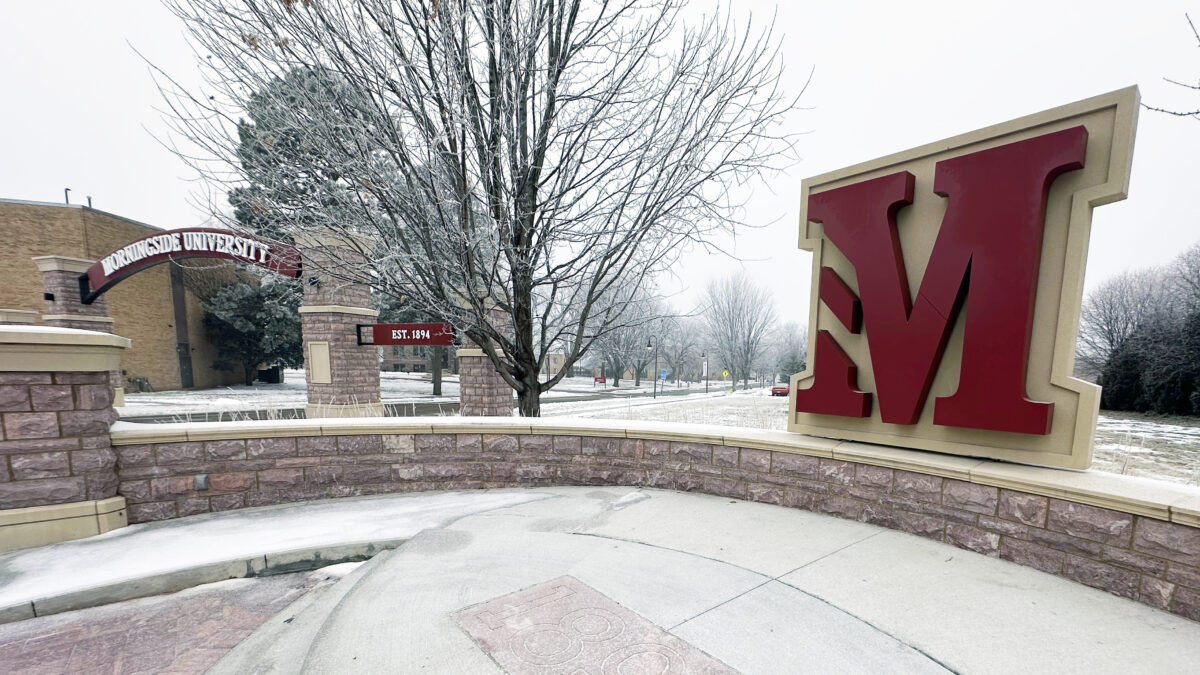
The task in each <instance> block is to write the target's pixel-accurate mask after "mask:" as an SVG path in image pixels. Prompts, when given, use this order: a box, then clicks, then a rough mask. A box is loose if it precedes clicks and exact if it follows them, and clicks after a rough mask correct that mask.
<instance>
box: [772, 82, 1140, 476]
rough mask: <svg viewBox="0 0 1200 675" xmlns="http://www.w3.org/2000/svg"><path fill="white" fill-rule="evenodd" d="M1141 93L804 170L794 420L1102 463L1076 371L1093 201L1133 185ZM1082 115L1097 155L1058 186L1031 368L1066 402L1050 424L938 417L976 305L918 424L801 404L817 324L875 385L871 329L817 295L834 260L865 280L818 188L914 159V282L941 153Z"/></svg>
mask: <svg viewBox="0 0 1200 675" xmlns="http://www.w3.org/2000/svg"><path fill="white" fill-rule="evenodd" d="M1138 105H1139V96H1138V90H1137V88H1136V87H1128V88H1125V89H1120V90H1117V91H1113V92H1109V93H1107V94H1102V95H1100V96H1095V97H1093V98H1089V99H1085V100H1083V101H1078V102H1075V103H1070V104H1068V105H1064V106H1060V107H1057V108H1053V109H1051V110H1046V111H1043V112H1040V113H1036V114H1033V115H1029V116H1026V117H1021V118H1019V119H1015V120H1012V121H1009V122H1004V123H1001V124H997V125H993V126H990V127H986V128H983V129H979V130H976V131H972V132H969V133H966V134H962V135H959V136H954V137H952V138H949V139H946V140H943V141H938V142H936V143H930V144H927V145H923V146H921V147H918V148H914V149H911V150H906V151H904V152H900V153H896V154H893V155H889V156H886V157H882V158H879V159H875V160H871V161H868V162H864V163H861V164H856V165H854V166H851V167H848V168H845V169H840V170H837V171H833V172H830V173H826V174H822V175H820V176H816V177H813V178H809V179H806V180H804V181H803V182H802V183H801V200H802V201H801V204H802V206H801V214H800V241H799V246H800V248H802V249H806V250H809V251H812V253H813V262H812V270H811V288H812V293H811V297H810V308H809V326H810V329H809V335H808V363H807V367H806V370H804V371H802V372H800V373H797V374H795V375H793V376H792V378H791V391H792V394H791V396H790V397H789V399H788V400H789V407H788V410H789V415H788V431H793V432H801V433H806V434H812V435H816V436H824V437H828V438H837V439H843V440H852V441H865V442H871V443H879V444H883V445H893V446H901V447H908V448H917V449H921V450H932V451H936V452H944V453H949V454H956V455H966V456H971V457H989V458H993V459H1002V460H1007V461H1015V462H1022V463H1027V464H1038V465H1044V466H1055V467H1063V468H1076V469H1082V468H1087V467H1088V466H1089V465H1090V464H1091V455H1092V442H1093V437H1094V435H1095V427H1096V417H1097V415H1098V414H1099V405H1100V388H1099V387H1098V386H1096V385H1094V384H1092V383H1090V382H1086V381H1084V380H1080V379H1077V378H1075V377H1073V375H1072V371H1073V369H1074V364H1075V341H1076V337H1077V334H1078V324H1079V311H1080V305H1081V303H1082V297H1083V279H1084V267H1085V266H1086V263H1087V252H1088V244H1089V239H1090V235H1091V215H1092V209H1093V208H1095V207H1097V206H1101V205H1103V204H1108V203H1110V202H1114V201H1119V200H1121V199H1124V198H1125V196H1126V193H1127V191H1128V188H1129V171H1130V165H1131V163H1132V160H1133V143H1134V135H1135V129H1136V125H1137V114H1138ZM1078 124H1083V125H1084V126H1086V127H1087V129H1088V135H1089V138H1088V147H1087V159H1086V160H1085V166H1084V169H1082V170H1081V171H1079V172H1077V175H1070V174H1068V175H1065V176H1062V177H1060V178H1059V179H1058V180H1057V181H1056V182H1055V183H1054V185H1053V187H1052V189H1051V192H1050V199H1049V201H1048V204H1047V208H1046V226H1045V236H1044V238H1043V254H1042V261H1041V264H1040V266H1039V275H1038V287H1037V299H1036V301H1035V302H1036V304H1035V310H1034V312H1035V314H1034V316H1035V320H1034V329H1033V337H1032V340H1031V346H1030V357H1029V367H1028V369H1027V373H1026V384H1027V389H1028V391H1029V395H1030V397H1031V398H1033V399H1034V400H1053V401H1054V403H1055V410H1054V417H1053V423H1052V428H1051V433H1050V434H1049V435H1046V436H1034V435H1029V434H1016V433H1005V432H994V431H982V430H977V429H959V428H953V427H939V426H936V425H934V424H933V422H932V418H933V414H932V411H933V405H932V401H933V399H934V398H936V397H937V396H942V395H946V394H948V393H951V392H953V391H954V388H955V387H956V385H957V376H958V367H959V361H960V358H961V341H962V324H963V316H964V315H965V312H960V314H959V316H958V317H957V318H956V321H955V326H954V328H953V329H952V332H951V338H950V342H949V344H948V346H947V348H946V351H945V354H944V356H943V358H942V362H941V364H940V366H939V367H938V370H937V374H936V376H935V378H934V384H933V387H932V388H931V389H930V393H929V397H928V398H927V400H926V404H925V408H924V410H923V412H922V414H921V417H920V419H919V420H918V422H917V424H914V425H893V424H885V423H884V422H882V420H880V419H879V411H878V405H877V403H876V404H873V406H872V413H871V416H870V417H867V418H846V417H836V416H829V415H816V414H810V413H799V412H796V411H795V392H796V390H797V389H803V388H807V386H809V383H810V381H811V380H812V378H813V370H812V369H813V359H814V354H815V349H816V336H817V333H818V331H819V330H822V329H824V330H829V331H830V332H831V333H832V334H833V336H834V338H835V339H836V340H837V341H838V343H839V344H840V345H841V346H842V348H843V349H845V350H846V352H847V353H848V354H849V355H850V356H851V357H852V358H853V359H854V361H855V363H856V364H857V365H858V367H859V388H860V389H862V390H864V391H874V374H873V372H872V370H871V361H870V357H869V350H868V349H867V345H866V329H865V328H864V329H863V331H862V332H861V333H860V334H857V335H855V334H850V333H849V332H848V331H847V330H846V329H845V328H844V327H843V326H842V325H841V323H840V322H838V321H837V320H836V319H834V317H833V315H832V313H831V312H830V311H829V309H828V308H826V307H824V306H823V305H822V304H821V302H820V300H819V297H818V282H819V276H820V271H821V267H822V266H823V265H824V266H830V267H833V269H834V271H836V272H837V273H838V274H839V276H841V277H842V279H844V280H845V281H846V283H847V284H849V285H850V287H851V288H852V289H853V290H854V291H855V292H856V293H857V292H858V282H857V277H856V275H855V273H854V268H853V266H851V265H850V264H849V262H848V261H847V260H846V259H845V257H844V256H842V255H841V253H840V252H839V251H837V249H836V248H835V247H833V246H832V245H831V246H825V245H824V244H825V241H824V239H823V233H822V231H821V225H820V223H812V222H809V220H808V197H809V195H810V194H812V193H814V192H822V191H824V190H828V189H832V188H835V187H841V186H844V185H849V184H852V183H857V182H860V181H862V180H866V179H868V178H873V177H876V176H880V175H885V174H889V173H894V172H897V171H902V170H908V171H912V172H913V173H914V174H915V175H916V176H917V190H916V196H915V199H914V203H913V204H912V205H911V206H908V207H905V208H904V209H902V210H901V214H900V215H899V216H898V229H899V230H900V232H901V241H902V245H903V248H904V261H905V265H906V268H907V273H908V279H909V285H910V287H911V288H914V289H915V288H917V286H919V284H920V280H921V279H922V278H923V276H924V273H925V266H926V264H927V262H928V253H929V251H930V250H932V245H933V240H934V239H935V238H936V234H937V231H938V229H939V228H940V224H941V215H940V214H941V213H944V210H945V203H944V200H941V198H940V197H937V196H936V195H933V194H932V191H931V189H930V187H931V185H932V172H933V168H934V166H935V165H936V163H937V162H938V161H940V160H943V159H948V158H951V157H955V156H959V155H964V154H968V153H970V152H975V151H977V150H982V149H984V148H987V147H993V146H997V145H1003V144H1005V143H1010V142H1014V141H1018V140H1022V139H1024V138H1029V137H1032V136H1037V135H1041V134H1044V133H1048V132H1051V131H1057V130H1058V129H1062V128H1067V127H1069V126H1075V125H1078ZM930 223H932V224H930ZM969 302H970V301H969V300H968V304H969ZM967 311H969V307H968V308H967Z"/></svg>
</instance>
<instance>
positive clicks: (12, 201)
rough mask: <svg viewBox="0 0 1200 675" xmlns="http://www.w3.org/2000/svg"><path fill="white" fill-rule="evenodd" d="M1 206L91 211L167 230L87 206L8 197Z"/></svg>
mask: <svg viewBox="0 0 1200 675" xmlns="http://www.w3.org/2000/svg"><path fill="white" fill-rule="evenodd" d="M0 204H23V205H25V206H47V207H55V208H60V209H81V210H84V211H91V212H92V213H99V214H100V215H104V216H108V217H109V218H116V219H117V220H123V221H125V222H127V223H132V224H134V225H141V226H142V227H148V228H150V229H152V230H159V231H161V230H165V229H167V228H164V227H159V226H158V225H151V224H150V223H143V222H142V221H140V220H134V219H133V218H127V217H125V216H122V215H118V214H115V213H110V212H108V211H103V210H101V209H97V208H93V207H91V206H88V205H86V204H59V203H58V202H39V201H34V200H31V199H10V198H8V197H0Z"/></svg>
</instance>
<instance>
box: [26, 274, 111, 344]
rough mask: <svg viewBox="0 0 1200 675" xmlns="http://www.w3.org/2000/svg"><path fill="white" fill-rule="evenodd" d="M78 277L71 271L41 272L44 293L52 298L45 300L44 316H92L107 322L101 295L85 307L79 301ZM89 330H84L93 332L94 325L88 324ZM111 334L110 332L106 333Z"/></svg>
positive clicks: (106, 308)
mask: <svg viewBox="0 0 1200 675" xmlns="http://www.w3.org/2000/svg"><path fill="white" fill-rule="evenodd" d="M79 275H80V272H77V271H73V270H64V269H54V270H46V271H44V272H42V285H43V286H42V287H43V288H44V289H45V292H46V293H50V294H52V295H53V296H54V299H53V300H46V312H45V313H46V314H51V315H54V314H68V315H80V316H94V317H97V318H100V319H105V320H106V322H107V320H108V318H109V317H108V301H107V300H106V299H105V297H104V296H103V295H102V296H100V297H98V298H96V299H95V300H94V301H93V302H92V304H90V305H85V304H83V303H82V302H80V299H79ZM89 325H90V326H91V328H87V329H85V330H95V324H89ZM107 332H111V331H107Z"/></svg>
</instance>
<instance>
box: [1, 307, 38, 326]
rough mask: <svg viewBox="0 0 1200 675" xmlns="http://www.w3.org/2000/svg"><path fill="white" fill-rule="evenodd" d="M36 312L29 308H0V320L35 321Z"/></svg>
mask: <svg viewBox="0 0 1200 675" xmlns="http://www.w3.org/2000/svg"><path fill="white" fill-rule="evenodd" d="M37 320H38V313H37V312H35V311H33V310H29V309H0V321H9V322H17V323H35V322H37Z"/></svg>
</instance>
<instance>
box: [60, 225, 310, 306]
mask: <svg viewBox="0 0 1200 675" xmlns="http://www.w3.org/2000/svg"><path fill="white" fill-rule="evenodd" d="M182 258H223V259H225V260H233V261H234V262H240V263H246V264H249V265H257V266H259V267H262V268H265V269H269V270H271V271H272V272H275V273H277V274H282V275H283V276H285V277H299V276H300V252H299V251H297V250H296V249H295V248H294V247H292V246H289V245H287V244H284V243H281V242H278V241H272V240H270V239H264V238H262V237H256V236H254V235H250V234H243V233H241V232H233V231H230V230H217V229H213V228H208V227H191V228H186V229H182V230H166V231H164V232H160V233H159V234H152V235H150V236H148V237H142V238H141V239H136V240H134V241H131V242H129V243H128V244H125V245H124V246H122V247H121V248H119V249H117V250H115V251H113V252H112V253H110V254H108V255H106V256H104V257H103V258H101V259H100V260H98V261H97V262H96V264H94V265H92V266H91V267H89V268H88V271H87V273H86V274H84V275H82V276H80V277H79V296H80V299H81V300H82V301H83V304H85V305H90V304H91V303H92V301H94V300H95V299H96V298H98V297H100V295H101V294H102V293H104V292H105V291H107V290H108V289H109V288H112V286H113V285H114V284H116V283H117V282H119V281H121V280H123V279H125V278H126V277H128V276H129V275H131V274H135V273H137V272H140V271H142V270H144V269H146V268H147V267H153V266H155V265H158V264H161V263H165V262H167V261H168V260H179V259H182Z"/></svg>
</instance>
